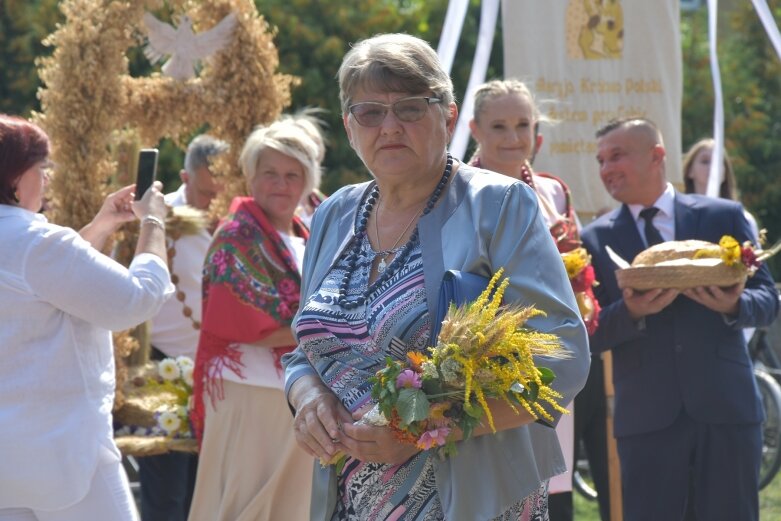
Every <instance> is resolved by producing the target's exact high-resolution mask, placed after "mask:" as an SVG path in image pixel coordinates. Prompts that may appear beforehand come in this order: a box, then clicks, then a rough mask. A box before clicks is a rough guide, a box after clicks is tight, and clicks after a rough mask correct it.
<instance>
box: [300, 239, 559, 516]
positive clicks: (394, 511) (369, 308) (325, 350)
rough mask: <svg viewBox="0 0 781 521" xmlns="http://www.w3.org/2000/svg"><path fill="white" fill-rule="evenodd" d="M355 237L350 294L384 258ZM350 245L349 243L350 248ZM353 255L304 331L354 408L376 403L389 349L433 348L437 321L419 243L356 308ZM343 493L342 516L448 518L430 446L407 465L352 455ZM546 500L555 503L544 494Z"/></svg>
mask: <svg viewBox="0 0 781 521" xmlns="http://www.w3.org/2000/svg"><path fill="white" fill-rule="evenodd" d="M353 240H361V241H362V244H361V248H360V253H359V260H358V263H357V266H356V268H355V270H354V272H353V273H352V276H351V278H350V283H349V286H348V292H347V295H348V300H350V301H353V300H355V298H356V297H357V296H359V295H361V294H363V292H364V291H365V290H366V288H367V285H368V282H369V275H370V269H371V266H372V262H373V261H374V258H375V257H376V253H375V252H374V251H373V250H372V249H371V245H370V244H369V242H368V239H367V238H366V237H365V235H364V236H356V238H355V239H353ZM350 250H351V247H350V246H349V245H348V247H347V248H346V249H345V251H346V252H349V251H350ZM345 257H346V255H344V254H343V255H342V257H341V258H340V259H339V260H338V261H337V262H336V264H335V265H334V266H333V267H332V268H331V271H330V272H329V273H328V275H327V276H326V278H325V279H324V281H323V283H322V285H321V286H320V288H319V289H318V290H317V291H316V292H315V293H314V294H313V295H312V296H311V297H310V299H309V300H308V301H307V302H306V303H305V304H304V306H303V308H302V311H301V314H300V316H299V319H298V322H297V324H296V331H297V333H298V338H299V345H300V346H301V348H302V349H303V350H304V352H305V353H306V354H307V357H308V358H309V361H310V363H311V364H312V366H313V367H314V368H315V370H316V371H317V372H318V373H319V375H320V377H321V378H322V379H323V381H324V382H325V383H326V385H328V386H329V387H330V388H331V390H332V391H333V392H334V393H335V394H336V395H337V396H338V397H339V399H340V400H341V402H342V403H343V404H344V406H345V407H346V408H347V409H348V410H349V411H350V412H354V411H356V410H358V409H360V408H362V407H363V406H365V405H367V404H370V403H371V384H370V383H369V382H368V379H369V377H370V376H372V375H373V374H374V373H376V371H377V370H379V369H381V368H382V367H384V366H385V358H386V357H387V356H392V357H394V358H396V359H401V360H404V359H406V353H407V352H409V351H423V350H425V348H426V347H427V346H428V343H429V342H428V341H429V334H430V321H429V315H428V309H427V306H426V294H425V284H424V280H423V263H422V255H421V247H420V244H419V243H417V244H416V245H415V246H414V247H413V248H412V251H411V252H410V254H409V257H408V258H407V262H406V264H405V265H404V266H403V267H402V268H401V269H400V270H399V271H398V272H396V273H394V274H393V275H392V276H391V277H390V278H389V279H388V280H387V281H385V282H384V283H382V284H381V285H377V284H373V285H372V286H371V287H370V291H369V293H368V298H367V300H366V303H365V304H363V305H360V306H358V307H357V308H356V309H353V310H344V309H342V308H341V307H340V306H339V305H338V304H336V297H337V296H338V294H339V286H340V285H341V281H342V279H343V277H344V275H345V273H346V272H347V271H348V269H347V268H348V263H347V261H346V258H345ZM543 489H544V487H543ZM541 490H542V489H541ZM543 492H544V490H543ZM337 494H338V498H337V507H336V511H335V513H334V516H333V519H334V520H350V521H352V520H355V521H373V520H401V519H403V520H415V521H429V520H431V521H434V520H442V519H444V514H443V511H442V505H441V503H440V500H439V495H438V493H437V489H436V482H435V478H434V457H433V456H432V455H431V454H430V453H429V452H428V451H422V452H419V453H418V454H416V455H415V456H413V457H412V458H411V459H409V460H408V461H407V462H405V463H402V464H400V465H389V464H382V463H368V462H362V461H358V460H355V459H352V458H348V460H347V462H346V464H345V466H344V469H343V470H342V473H341V475H340V476H338V481H337ZM534 497H535V498H536V500H535V501H532V502H530V504H534V503H535V502H539V501H538V500H539V499H540V497H541V496H540V495H539V494H534ZM530 498H531V496H530ZM530 498H527V499H526V500H524V501H522V502H519V503H518V504H516V505H514V506H513V507H512V508H511V509H510V510H508V511H507V512H505V513H504V515H503V516H500V517H498V518H497V519H502V520H511V519H512V520H517V519H520V517H521V512H522V510H523V505H524V503H526V502H527V501H528V499H530ZM541 503H542V504H543V506H544V505H546V504H547V501H545V500H544V497H543V501H542V502H541ZM531 519H542V518H538V517H532V518H531ZM545 519H547V516H545Z"/></svg>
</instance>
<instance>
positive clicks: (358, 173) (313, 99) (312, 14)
mask: <svg viewBox="0 0 781 521" xmlns="http://www.w3.org/2000/svg"><path fill="white" fill-rule="evenodd" d="M447 3H448V2H447V0H428V1H426V0H321V1H320V2H311V1H310V0H256V5H257V7H258V11H259V12H260V13H261V14H262V15H263V16H264V17H265V18H266V20H267V21H268V22H269V23H270V24H271V25H272V26H274V27H276V29H277V31H278V33H277V36H276V38H275V42H276V45H277V48H278V49H279V57H280V69H281V72H284V73H288V74H293V75H296V76H298V77H300V78H301V80H302V81H301V84H300V85H299V86H298V87H296V88H295V89H294V91H293V106H292V107H291V110H296V109H300V108H303V107H307V106H309V107H319V108H322V109H324V110H325V112H324V114H323V116H322V119H323V120H324V121H325V122H326V123H327V125H328V129H327V135H328V141H329V146H328V153H327V154H326V159H325V171H326V175H325V176H324V179H323V189H324V191H325V192H326V193H331V192H333V191H334V190H336V189H337V188H339V187H341V186H343V185H345V184H347V183H353V182H358V181H363V180H365V179H367V178H368V173H367V172H366V169H365V168H364V166H363V165H362V164H361V162H360V160H359V159H358V157H357V156H356V155H355V152H354V151H353V150H352V149H351V148H350V146H349V143H348V142H347V138H346V137H345V135H344V130H343V125H342V119H341V108H340V106H339V88H338V85H337V82H336V73H337V71H338V69H339V64H340V63H341V61H342V58H343V57H344V55H345V53H346V52H347V51H348V50H349V48H350V44H352V43H354V42H356V41H358V40H361V39H363V38H366V37H369V36H372V35H374V34H378V33H386V32H406V33H409V34H414V35H416V36H419V37H421V38H423V39H424V40H426V41H428V42H429V43H430V44H431V45H432V46H433V47H434V48H436V46H437V44H438V43H439V37H440V33H441V31H442V24H443V22H444V19H445V13H446V10H447ZM479 14H480V0H471V1H470V7H469V12H468V15H467V18H466V21H465V23H464V28H463V32H462V38H461V43H460V44H459V48H458V52H457V55H456V60H455V62H454V67H453V73H452V76H453V82H454V85H455V91H456V95H457V96H462V95H463V94H462V93H463V92H464V90H465V89H466V84H467V81H468V78H469V72H470V70H471V64H472V59H473V56H474V49H475V45H476V41H477V31H478V26H479V21H480V18H479ZM495 42H496V43H495V45H494V50H493V53H492V56H491V67H490V68H489V72H488V75H489V77H496V76H499V75H501V72H500V71H501V63H502V54H501V31H497V36H496V39H495Z"/></svg>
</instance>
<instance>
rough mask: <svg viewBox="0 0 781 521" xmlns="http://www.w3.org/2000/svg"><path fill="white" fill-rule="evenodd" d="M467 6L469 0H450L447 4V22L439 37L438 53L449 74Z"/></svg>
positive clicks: (443, 66)
mask: <svg viewBox="0 0 781 521" xmlns="http://www.w3.org/2000/svg"><path fill="white" fill-rule="evenodd" d="M467 7H469V0H450V2H449V3H448V4H447V14H445V24H444V25H443V26H442V34H441V35H440V37H439V46H437V55H438V56H439V61H440V62H442V68H443V69H445V72H447V73H448V74H450V71H451V69H452V68H453V60H454V59H455V57H456V49H457V48H458V41H459V40H460V39H461V29H462V28H463V27H464V18H466V9H467Z"/></svg>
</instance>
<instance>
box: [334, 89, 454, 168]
mask: <svg viewBox="0 0 781 521" xmlns="http://www.w3.org/2000/svg"><path fill="white" fill-rule="evenodd" d="M418 96H432V93H431V92H425V93H411V92H381V91H367V90H363V89H358V91H357V92H355V93H354V95H353V96H352V104H356V103H362V102H367V101H370V102H377V103H385V104H388V105H390V104H391V103H394V102H395V101H398V100H401V99H404V98H409V97H418ZM457 114H458V110H457V108H456V105H455V103H451V104H450V106H442V104H441V103H431V104H429V105H428V106H427V107H426V111H425V113H424V115H423V117H422V118H421V119H419V120H418V121H412V122H405V121H401V120H400V119H399V118H398V117H397V116H396V114H394V112H393V111H392V110H390V109H388V112H387V114H386V115H385V118H384V119H383V120H382V123H380V124H379V125H378V126H376V127H365V126H361V125H360V124H359V123H358V121H356V119H355V116H353V115H352V114H350V113H348V114H346V115H345V116H344V117H343V122H344V127H345V129H346V131H347V137H348V139H349V140H350V145H351V146H352V148H353V149H354V150H355V152H356V153H357V154H358V157H360V158H361V160H362V161H363V162H364V164H365V165H366V167H367V168H368V169H369V171H370V172H371V173H372V174H373V175H374V176H375V177H376V178H377V179H378V181H393V180H394V179H397V180H402V179H405V178H406V179H409V178H414V177H415V176H420V175H422V174H428V173H431V174H432V175H434V173H435V172H436V175H439V174H441V173H442V172H441V168H442V158H443V157H444V151H445V148H446V147H447V143H448V141H449V139H450V136H451V135H452V131H453V127H454V126H455V121H456V119H457V118H456V116H457ZM446 115H447V116H448V117H446Z"/></svg>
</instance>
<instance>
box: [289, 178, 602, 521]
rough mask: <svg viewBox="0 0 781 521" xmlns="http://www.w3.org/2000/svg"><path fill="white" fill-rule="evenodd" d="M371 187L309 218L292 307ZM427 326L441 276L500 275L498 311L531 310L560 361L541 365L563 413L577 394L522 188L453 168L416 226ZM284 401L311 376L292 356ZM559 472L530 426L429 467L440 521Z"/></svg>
mask: <svg viewBox="0 0 781 521" xmlns="http://www.w3.org/2000/svg"><path fill="white" fill-rule="evenodd" d="M373 184H374V183H373V182H367V183H363V184H359V185H352V186H347V187H345V188H342V189H341V190H339V191H338V192H337V193H335V194H334V195H333V196H331V197H329V198H328V199H327V200H326V201H325V202H324V203H323V204H322V205H321V206H320V207H319V208H318V210H317V212H316V213H315V216H314V219H313V221H312V234H311V236H310V238H309V241H308V243H307V247H306V253H305V255H304V266H303V281H302V288H301V290H302V293H301V295H302V298H301V302H302V305H301V307H303V306H304V303H305V302H306V301H307V300H308V299H309V298H310V297H311V295H312V294H313V293H315V292H316V291H317V289H318V288H319V286H320V284H321V283H322V281H323V279H324V278H325V276H326V274H327V273H328V271H329V270H330V269H331V267H332V266H333V264H334V262H335V261H336V260H337V259H338V257H339V255H340V254H341V253H342V252H343V251H344V248H345V247H346V246H347V244H348V243H349V242H350V240H351V239H352V238H353V235H354V223H355V220H356V214H357V211H358V208H359V206H360V203H361V199H362V197H363V195H364V194H365V193H366V192H367V191H368V190H371V188H372V186H373ZM418 229H419V232H420V242H421V244H422V248H423V272H424V279H425V284H426V293H427V301H428V308H429V314H430V316H432V317H434V316H437V309H436V308H437V301H438V295H439V287H440V283H441V281H442V276H443V274H444V272H445V271H446V270H449V269H454V270H461V271H468V272H471V273H475V274H478V275H483V276H486V277H490V276H491V274H493V273H494V272H495V271H497V270H498V269H499V268H502V267H503V268H504V269H505V276H507V277H509V278H510V285H509V287H508V288H507V291H506V293H505V301H506V302H518V303H520V304H522V305H535V306H536V307H537V308H538V309H542V310H544V311H545V313H546V316H544V317H542V316H540V317H535V318H534V319H532V320H530V321H529V325H530V326H531V327H533V328H535V329H538V330H540V331H544V332H549V333H555V334H556V335H558V336H559V338H560V339H561V341H562V343H563V345H564V347H565V348H566V349H567V350H569V351H570V353H571V358H569V359H566V360H545V361H544V363H543V365H545V366H547V367H550V368H551V369H553V371H554V372H555V373H556V380H555V381H554V384H553V387H554V388H555V389H556V390H557V391H559V392H560V393H561V394H562V395H563V396H564V399H563V400H562V402H563V403H564V404H567V403H569V402H570V401H572V399H573V398H574V397H575V394H577V392H578V391H579V390H580V389H581V388H582V387H583V385H584V383H585V381H586V376H587V374H588V370H589V362H590V357H589V349H588V337H587V334H586V329H585V327H584V325H583V322H582V320H581V318H580V314H579V312H578V308H577V304H576V302H575V297H574V295H573V293H572V289H571V286H570V282H569V280H568V278H567V274H566V271H565V269H564V265H563V263H562V261H561V258H560V255H559V253H558V251H557V249H556V246H555V244H554V242H553V239H552V238H551V235H550V232H549V231H548V228H547V226H546V225H545V222H544V220H543V218H542V216H541V215H540V212H539V207H538V204H537V197H536V195H535V194H534V192H533V191H532V189H531V188H529V187H528V186H527V185H525V184H524V183H520V182H517V181H514V180H513V179H511V178H508V177H505V176H502V175H499V174H495V173H492V172H488V171H486V170H479V169H476V168H473V167H470V166H467V165H463V164H461V165H460V167H459V169H458V170H457V172H456V173H455V174H454V176H453V180H452V182H451V183H450V185H449V187H448V189H447V191H446V192H445V193H444V194H443V195H442V197H441V198H440V201H439V204H438V205H437V206H436V207H435V208H434V209H433V210H432V211H431V213H429V214H428V215H425V216H423V217H421V218H420V221H419V223H418ZM283 363H284V364H285V366H286V374H285V378H286V384H285V392H286V393H287V392H289V390H290V386H291V385H292V384H293V382H295V381H296V380H297V379H298V378H300V377H302V376H304V375H313V374H316V373H315V371H314V369H313V368H312V366H311V365H310V364H309V362H308V360H307V358H306V356H305V354H304V353H303V352H302V351H301V349H300V348H299V349H297V350H295V351H294V352H293V353H292V354H290V355H287V356H286V357H285V358H284V360H283ZM314 467H315V468H314V482H313V490H312V509H311V519H312V520H316V521H328V520H330V519H331V515H332V514H333V511H334V508H335V504H336V474H335V472H334V471H333V467H329V468H325V469H324V468H321V467H320V465H315V466H314ZM564 471H565V465H564V459H563V457H562V453H561V449H560V447H559V442H558V439H557V438H556V433H555V431H554V429H552V428H551V427H548V426H545V425H541V424H531V425H527V426H524V427H519V428H516V429H511V430H506V431H503V432H499V433H497V434H495V435H485V436H479V437H477V438H472V439H470V440H467V441H464V442H460V443H459V446H458V454H457V455H456V456H454V457H451V458H449V459H446V460H443V461H438V462H437V463H436V481H437V490H438V492H439V496H440V500H441V502H442V506H443V509H444V513H445V518H446V519H448V521H480V520H490V519H492V518H494V517H496V516H498V515H499V514H501V513H502V512H503V511H505V510H507V509H508V508H509V507H510V506H512V505H513V504H514V503H516V502H518V501H520V500H521V499H523V498H524V497H526V496H528V495H529V494H530V493H532V492H533V491H534V490H536V489H537V488H538V487H539V485H540V483H542V482H543V481H545V480H547V479H549V478H551V477H552V476H554V475H556V474H560V473H562V472H564Z"/></svg>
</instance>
